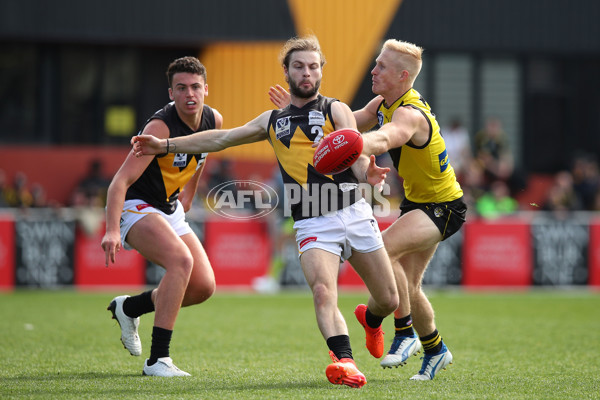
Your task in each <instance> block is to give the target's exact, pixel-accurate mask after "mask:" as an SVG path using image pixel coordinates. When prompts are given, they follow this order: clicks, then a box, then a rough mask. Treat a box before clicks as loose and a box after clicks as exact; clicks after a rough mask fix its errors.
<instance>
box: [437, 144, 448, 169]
mask: <svg viewBox="0 0 600 400" xmlns="http://www.w3.org/2000/svg"><path fill="white" fill-rule="evenodd" d="M438 159H439V160H440V172H444V171H445V170H446V168H448V165H450V159H449V158H448V151H447V150H446V149H444V151H443V152H442V153H441V154H438Z"/></svg>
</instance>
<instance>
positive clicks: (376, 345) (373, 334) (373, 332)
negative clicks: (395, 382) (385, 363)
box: [354, 304, 384, 358]
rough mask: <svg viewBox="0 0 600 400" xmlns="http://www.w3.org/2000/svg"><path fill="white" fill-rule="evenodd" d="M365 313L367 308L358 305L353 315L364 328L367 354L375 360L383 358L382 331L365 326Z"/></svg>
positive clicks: (379, 328)
mask: <svg viewBox="0 0 600 400" xmlns="http://www.w3.org/2000/svg"><path fill="white" fill-rule="evenodd" d="M366 312H367V306H366V305H364V304H359V305H358V306H356V309H355V310H354V315H356V319H357V320H358V322H360V324H361V325H362V326H363V328H365V333H366V336H367V337H366V339H367V349H368V350H369V353H371V355H372V356H373V357H375V358H381V356H383V345H384V341H383V330H381V326H379V327H377V328H371V327H370V326H369V325H367V321H366V318H365V313H366Z"/></svg>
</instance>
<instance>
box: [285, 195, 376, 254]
mask: <svg viewBox="0 0 600 400" xmlns="http://www.w3.org/2000/svg"><path fill="white" fill-rule="evenodd" d="M294 229H296V243H297V244H298V252H299V253H300V255H302V253H303V252H305V251H306V250H308V249H313V248H317V249H322V250H325V251H328V252H330V253H333V254H336V255H338V256H339V257H340V259H341V260H342V261H344V260H347V259H348V258H349V257H350V256H352V252H353V251H357V252H359V253H370V252H372V251H375V250H378V249H380V248H382V247H383V239H382V238H381V232H380V231H379V225H378V224H377V221H376V220H375V217H374V216H373V209H372V208H371V206H370V205H369V204H367V202H366V201H365V200H364V199H360V200H359V201H357V202H356V203H354V204H352V205H351V206H349V207H345V208H343V209H341V210H338V211H335V212H333V213H331V214H328V215H323V216H320V217H314V218H307V219H301V220H299V221H296V223H295V224H294Z"/></svg>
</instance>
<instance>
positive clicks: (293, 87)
mask: <svg viewBox="0 0 600 400" xmlns="http://www.w3.org/2000/svg"><path fill="white" fill-rule="evenodd" d="M289 84H290V93H291V94H292V96H295V97H299V98H301V99H308V98H311V97H313V96H314V95H315V94H317V93H318V92H319V88H320V87H321V80H320V79H319V80H318V81H317V82H315V86H314V87H312V88H310V89H308V90H303V89H301V88H300V86H298V85H297V84H296V82H294V81H293V80H291V79H290V82H289Z"/></svg>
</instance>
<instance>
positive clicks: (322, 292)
mask: <svg viewBox="0 0 600 400" xmlns="http://www.w3.org/2000/svg"><path fill="white" fill-rule="evenodd" d="M312 292H313V301H314V303H315V308H320V307H324V306H325V305H327V304H329V303H330V302H331V301H332V300H335V294H334V293H333V292H332V290H331V289H330V288H329V287H328V286H327V285H324V284H315V285H314V286H313V288H312Z"/></svg>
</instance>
